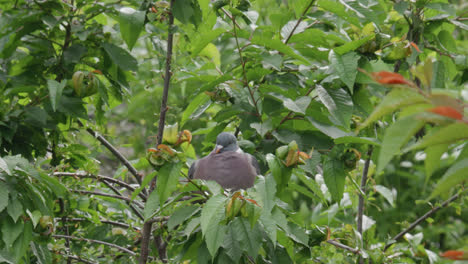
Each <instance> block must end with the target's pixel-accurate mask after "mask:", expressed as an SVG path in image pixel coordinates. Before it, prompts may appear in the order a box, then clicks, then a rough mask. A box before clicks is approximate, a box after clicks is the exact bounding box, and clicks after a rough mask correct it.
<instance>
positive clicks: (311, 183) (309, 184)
mask: <svg viewBox="0 0 468 264" xmlns="http://www.w3.org/2000/svg"><path fill="white" fill-rule="evenodd" d="M295 175H296V176H297V178H298V179H299V180H300V181H301V182H302V183H303V184H305V186H307V188H309V190H311V191H312V192H313V193H314V195H316V196H317V197H318V198H320V200H321V201H322V203H324V204H327V199H325V196H324V195H323V193H322V190H320V186H319V185H318V184H317V183H316V182H315V180H314V179H311V178H309V177H307V176H306V175H304V174H303V173H296V174H295Z"/></svg>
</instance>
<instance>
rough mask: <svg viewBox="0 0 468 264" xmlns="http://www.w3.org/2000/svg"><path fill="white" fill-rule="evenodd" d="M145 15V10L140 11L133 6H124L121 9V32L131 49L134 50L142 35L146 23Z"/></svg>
mask: <svg viewBox="0 0 468 264" xmlns="http://www.w3.org/2000/svg"><path fill="white" fill-rule="evenodd" d="M145 17H146V14H145V12H144V11H138V10H135V9H133V8H131V7H122V8H120V10H119V23H120V34H121V36H122V39H123V40H124V41H125V43H126V44H127V47H128V49H129V50H132V48H133V46H134V45H135V43H136V41H137V39H138V36H140V32H141V30H142V29H143V26H144V24H145Z"/></svg>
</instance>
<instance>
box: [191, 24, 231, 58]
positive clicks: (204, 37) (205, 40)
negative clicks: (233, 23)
mask: <svg viewBox="0 0 468 264" xmlns="http://www.w3.org/2000/svg"><path fill="white" fill-rule="evenodd" d="M224 32H226V29H224V28H216V29H213V30H209V31H204V32H202V33H201V34H199V35H197V37H196V38H195V40H194V41H193V43H192V57H195V56H197V55H198V53H200V52H201V51H202V50H203V49H204V48H205V47H206V46H207V45H208V44H209V43H211V42H212V41H213V40H215V39H216V38H218V37H219V36H220V35H221V34H223V33H224Z"/></svg>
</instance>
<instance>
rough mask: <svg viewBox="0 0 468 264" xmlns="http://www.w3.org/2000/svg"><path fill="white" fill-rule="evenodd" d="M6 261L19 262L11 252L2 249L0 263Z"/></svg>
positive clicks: (11, 263) (9, 263)
mask: <svg viewBox="0 0 468 264" xmlns="http://www.w3.org/2000/svg"><path fill="white" fill-rule="evenodd" d="M3 262H6V263H8V264H16V263H18V262H17V261H15V260H14V259H13V256H11V255H10V254H9V252H7V251H6V250H5V249H2V250H0V263H3Z"/></svg>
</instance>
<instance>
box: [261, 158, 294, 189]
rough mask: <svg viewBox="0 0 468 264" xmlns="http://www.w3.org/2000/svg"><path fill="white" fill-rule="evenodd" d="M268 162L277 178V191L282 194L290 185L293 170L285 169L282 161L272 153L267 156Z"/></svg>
mask: <svg viewBox="0 0 468 264" xmlns="http://www.w3.org/2000/svg"><path fill="white" fill-rule="evenodd" d="M266 161H267V164H268V167H269V168H270V172H271V174H272V175H273V177H274V178H275V181H276V187H277V191H278V192H281V191H282V190H283V189H284V188H286V186H287V185H288V182H289V179H290V178H291V173H292V170H291V168H287V167H285V166H284V165H283V164H282V163H281V161H280V160H279V159H278V158H277V157H276V156H275V155H273V154H271V153H268V154H267V156H266Z"/></svg>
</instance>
